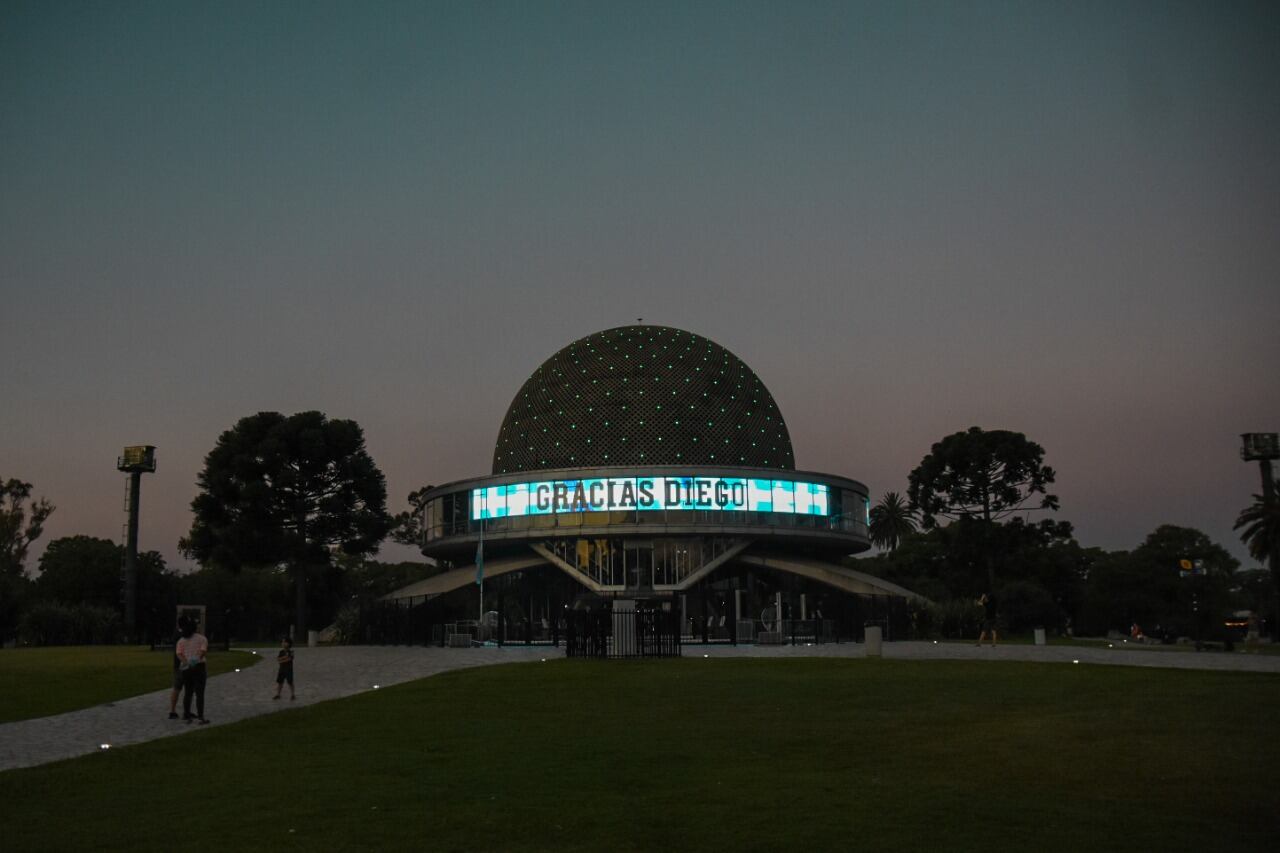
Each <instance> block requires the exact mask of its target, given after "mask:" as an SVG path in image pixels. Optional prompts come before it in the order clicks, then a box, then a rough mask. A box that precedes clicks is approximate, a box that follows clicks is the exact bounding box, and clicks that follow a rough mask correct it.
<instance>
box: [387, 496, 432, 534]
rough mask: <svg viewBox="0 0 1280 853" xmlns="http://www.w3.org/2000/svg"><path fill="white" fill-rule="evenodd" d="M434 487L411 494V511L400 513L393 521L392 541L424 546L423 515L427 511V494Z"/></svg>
mask: <svg viewBox="0 0 1280 853" xmlns="http://www.w3.org/2000/svg"><path fill="white" fill-rule="evenodd" d="M432 488H433V487H432V486H423V487H422V488H421V489H417V490H415V491H412V492H410V493H409V509H407V510H405V511H404V512H398V513H396V515H395V518H393V519H392V520H391V539H392V541H393V542H398V543H399V544H401V545H413V546H415V547H420V546H421V545H422V527H423V524H424V523H425V519H424V518H423V513H425V512H426V510H427V492H429V491H431V489H432Z"/></svg>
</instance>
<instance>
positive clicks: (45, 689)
mask: <svg viewBox="0 0 1280 853" xmlns="http://www.w3.org/2000/svg"><path fill="white" fill-rule="evenodd" d="M259 660H261V658H260V657H255V656H254V655H251V654H249V653H248V652H219V651H210V652H209V674H210V675H217V674H218V673H221V672H227V671H229V670H231V669H234V668H235V667H241V668H243V667H247V666H253V665H254V664H255V663H257V662H258V661H259ZM172 661H173V652H172V651H169V650H164V651H154V652H153V651H150V650H148V648H147V647H146V646H68V647H58V646H52V647H47V648H38V649H5V650H3V651H0V723H9V722H13V721H14V720H26V719H30V718H32V717H47V716H49V715H51V714H61V713H63V712H65V711H75V710H77V709H79V708H90V707H92V706H94V705H100V704H102V703H103V702H113V701H115V700H117V699H126V698H128V697H130V696H138V695H140V694H143V693H150V692H151V691H153V690H163V689H165V688H167V687H169V686H170V685H171V684H172V679H173V666H172Z"/></svg>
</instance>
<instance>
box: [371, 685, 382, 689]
mask: <svg viewBox="0 0 1280 853" xmlns="http://www.w3.org/2000/svg"><path fill="white" fill-rule="evenodd" d="M381 686H382V685H381V684H375V685H373V689H374V690H377V689H378V688H379V687H381Z"/></svg>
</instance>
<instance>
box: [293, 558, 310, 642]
mask: <svg viewBox="0 0 1280 853" xmlns="http://www.w3.org/2000/svg"><path fill="white" fill-rule="evenodd" d="M293 586H294V590H295V592H296V596H297V597H296V613H295V614H294V618H295V619H296V621H295V622H294V625H295V626H296V627H295V628H294V630H296V631H297V632H298V636H296V637H294V638H293V640H294V642H295V643H303V644H305V643H306V642H307V565H306V563H298V564H297V565H295V566H294V567H293Z"/></svg>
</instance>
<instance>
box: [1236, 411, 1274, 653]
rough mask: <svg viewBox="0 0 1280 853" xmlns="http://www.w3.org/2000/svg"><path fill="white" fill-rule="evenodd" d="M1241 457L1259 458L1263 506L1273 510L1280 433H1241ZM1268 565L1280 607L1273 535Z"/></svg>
mask: <svg viewBox="0 0 1280 853" xmlns="http://www.w3.org/2000/svg"><path fill="white" fill-rule="evenodd" d="M1240 440H1241V446H1240V458H1241V459H1243V460H1244V461H1246V462H1253V461H1255V460H1257V462H1258V464H1259V465H1260V466H1261V467H1262V506H1263V507H1264V508H1265V509H1266V510H1267V511H1271V510H1272V509H1273V508H1274V507H1275V505H1276V482H1275V474H1274V473H1273V472H1272V470H1271V463H1272V461H1274V460H1276V459H1280V433H1274V432H1246V433H1242V434H1241V435H1240ZM1268 550H1269V551H1270V553H1268V554H1267V566H1268V567H1269V568H1270V569H1271V581H1272V583H1273V584H1274V585H1275V587H1276V593H1277V599H1278V602H1277V607H1278V608H1280V542H1277V541H1276V539H1275V537H1274V536H1273V537H1271V546H1270V548H1269V549H1268ZM1276 621H1277V623H1280V610H1277V618H1276ZM1271 633H1272V636H1273V637H1275V638H1276V639H1280V624H1276V625H1273V626H1272V631H1271Z"/></svg>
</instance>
